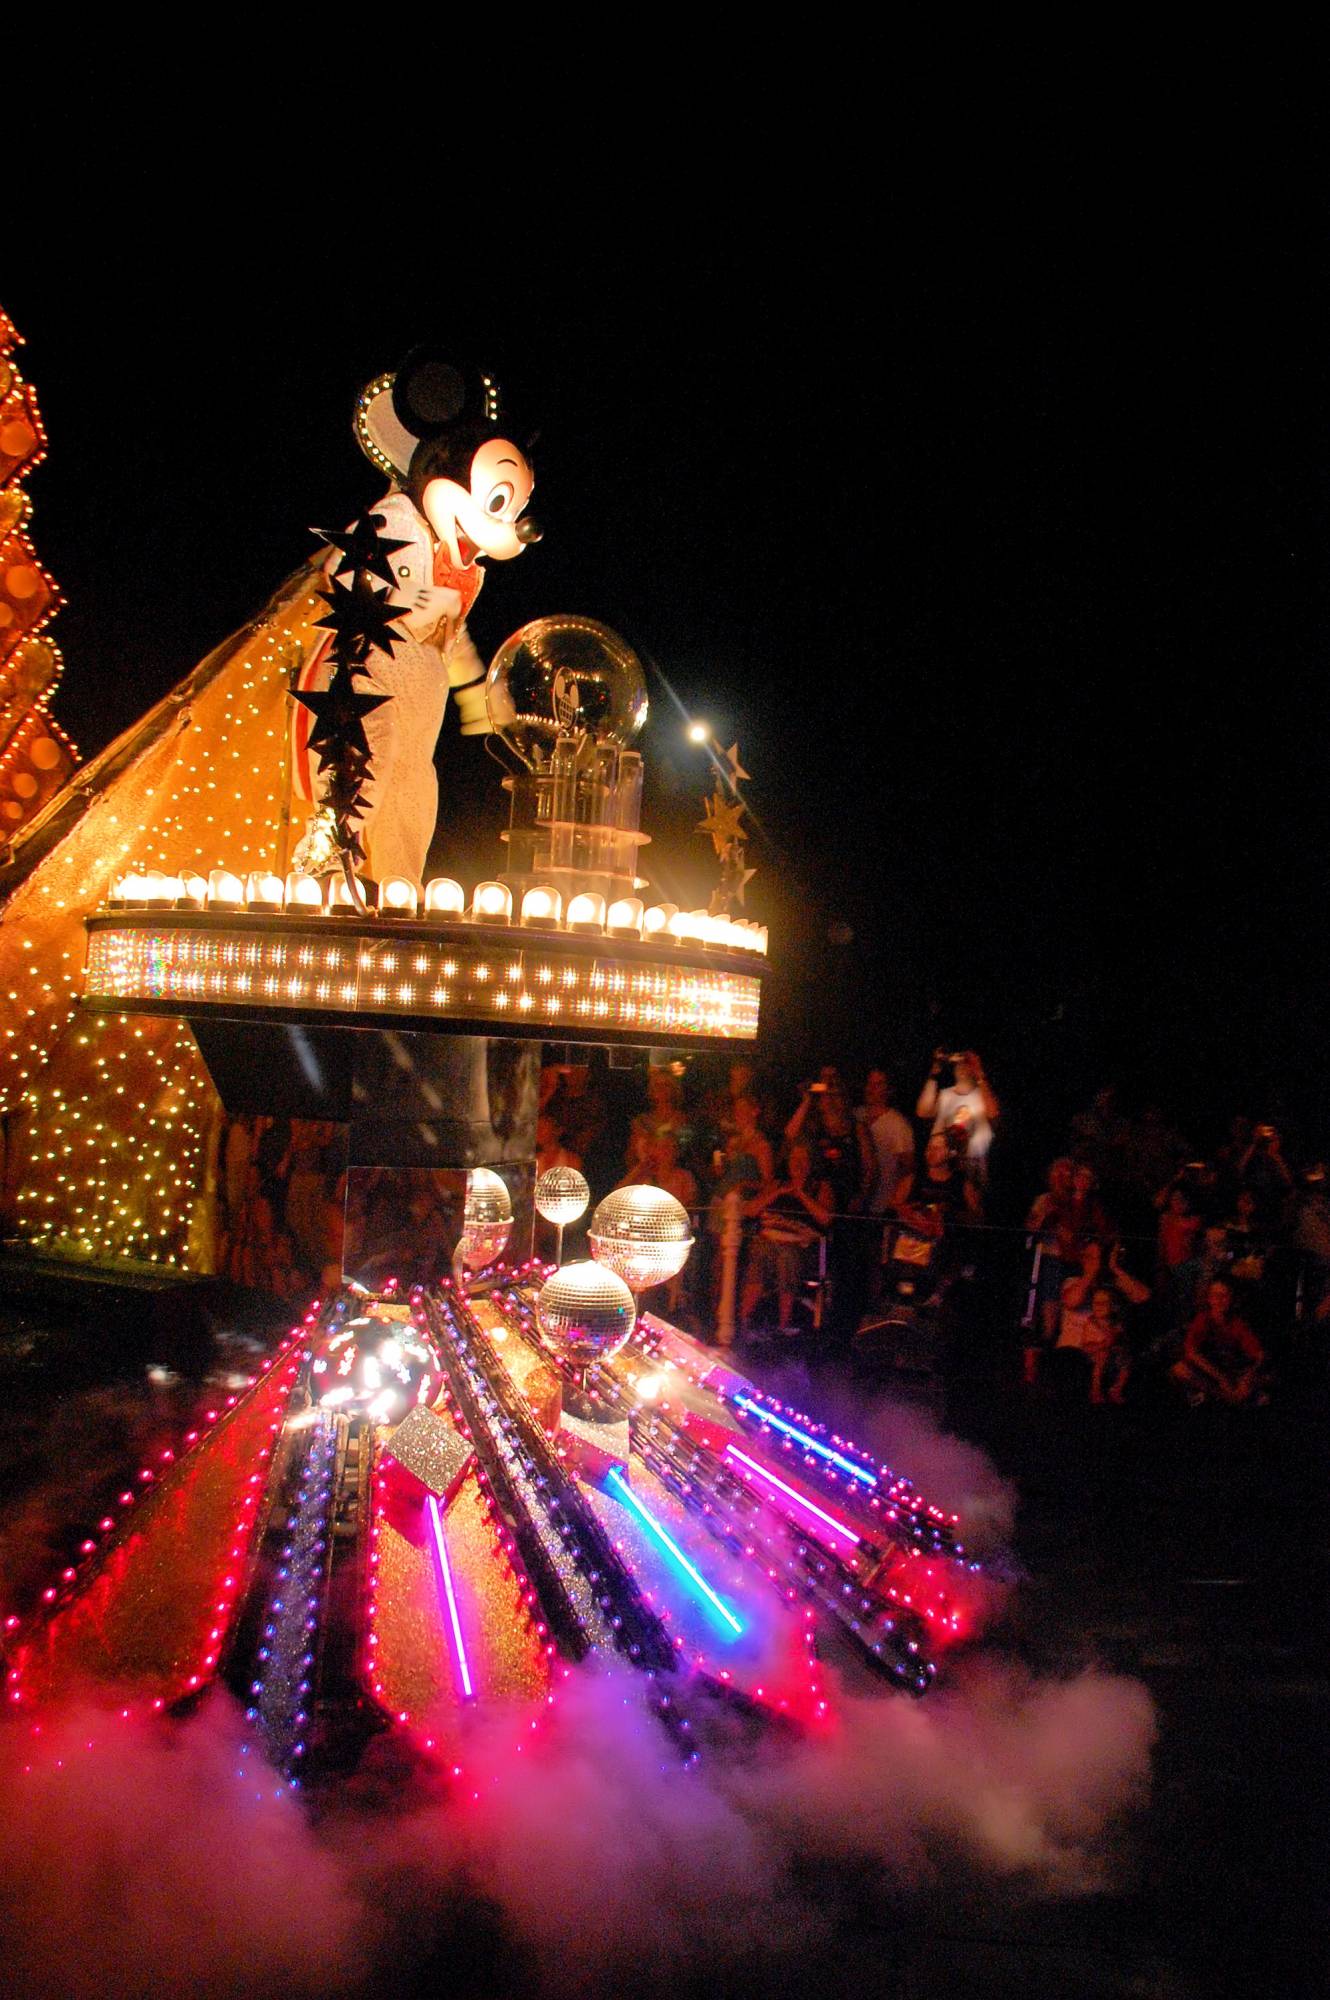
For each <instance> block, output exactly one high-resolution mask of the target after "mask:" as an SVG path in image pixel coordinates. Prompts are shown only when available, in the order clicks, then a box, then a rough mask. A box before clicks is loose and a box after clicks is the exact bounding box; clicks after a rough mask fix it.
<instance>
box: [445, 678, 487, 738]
mask: <svg viewBox="0 0 1330 2000" xmlns="http://www.w3.org/2000/svg"><path fill="white" fill-rule="evenodd" d="M453 699H454V701H455V702H456V703H457V716H458V720H459V721H460V723H461V725H462V734H463V736H488V735H490V734H491V732H492V731H493V728H494V724H493V723H492V722H491V721H490V712H489V704H488V702H487V701H486V700H485V683H484V681H472V683H471V685H470V687H462V688H454V689H453Z"/></svg>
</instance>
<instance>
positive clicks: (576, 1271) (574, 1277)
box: [536, 1261, 637, 1368]
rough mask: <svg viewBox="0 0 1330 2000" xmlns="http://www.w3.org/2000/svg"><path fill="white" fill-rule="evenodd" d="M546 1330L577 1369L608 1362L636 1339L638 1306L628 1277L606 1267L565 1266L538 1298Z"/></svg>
mask: <svg viewBox="0 0 1330 2000" xmlns="http://www.w3.org/2000/svg"><path fill="white" fill-rule="evenodd" d="M536 1318H537V1320H538V1321H539V1322H540V1330H541V1332H542V1333H543V1334H544V1336H545V1338H546V1340H548V1341H549V1343H550V1345H551V1346H552V1347H556V1348H557V1349H558V1350H559V1352H560V1354H562V1356H563V1358H564V1360H565V1361H571V1362H572V1364H573V1366H574V1367H576V1368H586V1367H589V1366H590V1364H591V1363H592V1362H593V1361H608V1360H609V1359H610V1357H611V1356H612V1355H615V1354H617V1353H618V1352H619V1349H620V1348H621V1347H622V1346H623V1345H624V1343H625V1341H627V1340H628V1339H630V1338H631V1336H632V1331H633V1328H634V1327H635V1326H636V1324H637V1307H636V1306H635V1305H634V1304H633V1295H632V1293H631V1292H630V1291H629V1289H628V1287H627V1285H625V1283H624V1281H623V1279H622V1278H617V1277H616V1276H615V1275H614V1272H613V1271H607V1270H606V1268H605V1266H604V1265H603V1264H593V1263H591V1262H590V1261H588V1262H586V1263H582V1264H565V1265H564V1267H563V1269H562V1270H561V1271H556V1272H555V1274H554V1276H553V1277H552V1278H547V1279H546V1281H545V1283H544V1284H543V1285H542V1286H541V1288H540V1293H539V1296H538V1297H537V1299H536Z"/></svg>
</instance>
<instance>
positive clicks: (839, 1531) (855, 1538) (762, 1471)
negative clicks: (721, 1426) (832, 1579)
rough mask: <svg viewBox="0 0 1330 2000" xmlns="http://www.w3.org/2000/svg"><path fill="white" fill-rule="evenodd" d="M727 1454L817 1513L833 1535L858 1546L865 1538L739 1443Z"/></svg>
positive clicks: (729, 1449)
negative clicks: (827, 1511)
mask: <svg viewBox="0 0 1330 2000" xmlns="http://www.w3.org/2000/svg"><path fill="white" fill-rule="evenodd" d="M725 1456H726V1458H737V1459H738V1460H739V1462H740V1464H741V1465H746V1466H747V1467H748V1469H749V1471H750V1472H755V1473H756V1474H757V1476H758V1478H759V1479H767V1480H770V1482H771V1484H772V1485H773V1486H776V1487H779V1489H780V1491H781V1492H782V1493H783V1494H784V1495H785V1496H786V1498H787V1499H789V1500H793V1502H794V1504H795V1506H796V1507H806V1508H807V1509H808V1512H809V1513H810V1514H816V1516H817V1518H818V1520H819V1521H821V1522H823V1523H824V1525H825V1526H826V1527H828V1528H830V1530H831V1532H832V1534H833V1535H843V1536H844V1537H845V1539H846V1541H847V1542H854V1543H855V1544H856V1546H857V1545H858V1543H859V1542H861V1541H862V1540H863V1537H862V1536H861V1535H857V1534H856V1533H855V1532H854V1530H853V1528H847V1527H846V1526H845V1524H844V1523H843V1522H842V1521H837V1520H836V1519H835V1518H834V1517H833V1516H832V1515H830V1514H827V1513H824V1512H823V1510H822V1508H821V1507H817V1506H814V1504H813V1502H812V1501H811V1500H805V1498H804V1496H803V1494H802V1493H796V1492H795V1490H794V1488H793V1487H792V1486H787V1485H786V1484H785V1481H784V1480H783V1479H777V1477H776V1475H775V1473H774V1472H768V1471H767V1469H766V1467H765V1466H764V1465H759V1464H758V1462H757V1460H756V1459H755V1458H750V1457H749V1456H748V1453H747V1452H746V1451H740V1450H739V1447H738V1446H737V1445H733V1444H732V1445H727V1446H726V1449H725Z"/></svg>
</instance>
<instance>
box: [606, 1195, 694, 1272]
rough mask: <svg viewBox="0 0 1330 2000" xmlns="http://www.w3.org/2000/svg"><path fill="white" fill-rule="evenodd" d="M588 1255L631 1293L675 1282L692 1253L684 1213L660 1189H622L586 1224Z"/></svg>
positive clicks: (681, 1204) (685, 1213) (690, 1239)
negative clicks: (627, 1287)
mask: <svg viewBox="0 0 1330 2000" xmlns="http://www.w3.org/2000/svg"><path fill="white" fill-rule="evenodd" d="M588 1240H589V1241H590V1244H591V1254H592V1256H593V1257H594V1258H595V1259H596V1262H597V1263H598V1264H604V1265H605V1266H606V1268H607V1269H608V1270H611V1271H614V1272H616V1273H617V1275H618V1276H619V1277H621V1278H622V1279H623V1281H624V1283H625V1284H626V1285H628V1286H630V1287H631V1289H632V1290H633V1291H635V1292H645V1291H648V1290H649V1289H650V1288H651V1286H652V1285H663V1284H664V1283H665V1282H666V1281H667V1279H670V1278H673V1277H677V1275H678V1273H679V1272H680V1271H682V1269H683V1267H684V1265H685V1264H686V1263H687V1262H688V1253H689V1251H690V1250H691V1249H692V1247H693V1233H692V1224H691V1223H690V1222H689V1220H688V1210H687V1209H686V1208H685V1207H684V1205H683V1203H682V1202H681V1201H676V1200H675V1198H674V1196H673V1195H672V1194H666V1192H665V1190H664V1188H657V1187H624V1188H616V1189H615V1190H614V1193H613V1194H607V1195H606V1197H605V1199H604V1201H602V1202H601V1203H600V1204H599V1205H598V1206H597V1209H596V1212H595V1214H594V1215H593V1216H592V1218H591V1230H590V1234H589V1239H588Z"/></svg>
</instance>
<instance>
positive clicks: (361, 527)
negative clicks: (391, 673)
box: [296, 514, 406, 910]
mask: <svg viewBox="0 0 1330 2000" xmlns="http://www.w3.org/2000/svg"><path fill="white" fill-rule="evenodd" d="M384 525H385V523H384V518H383V516H382V514H362V515H361V517H360V519H359V520H358V521H356V522H355V523H354V524H353V525H352V526H351V527H350V528H348V529H346V530H345V531H344V532H342V533H337V532H335V531H332V530H328V529H323V528H316V529H315V531H314V532H315V533H316V534H317V535H318V536H319V538H320V539H321V540H322V541H325V542H327V543H328V545H329V547H330V548H334V549H336V550H337V553H338V557H339V560H338V562H337V563H336V564H335V565H334V567H333V570H332V573H331V576H330V578H329V582H328V588H327V589H326V590H323V591H321V592H320V593H319V594H320V596H321V597H322V598H323V600H324V602H325V603H326V604H327V606H328V610H327V614H326V616H324V617H323V618H320V619H319V620H318V623H319V624H320V625H321V626H322V627H324V628H325V629H326V630H328V631H330V632H331V633H332V635H333V636H332V645H331V647H330V649H329V653H330V658H331V660H332V675H331V678H330V679H329V682H328V685H327V687H326V688H318V689H312V690H310V691H303V690H297V691H296V700H297V701H298V702H300V703H301V704H302V706H303V707H305V708H307V709H308V710H309V711H310V713H311V715H312V716H313V717H314V727H313V728H312V729H311V731H310V736H309V747H310V749H311V750H314V751H317V753H318V760H319V775H320V777H321V778H324V779H325V780H326V782H325V784H324V799H325V803H326V804H327V806H328V807H329V809H330V810H331V812H332V816H333V835H334V839H335V842H336V848H337V853H338V855H339V857H340V859H341V864H342V870H343V873H344V874H345V876H346V882H347V887H348V888H349V890H350V892H351V897H352V901H353V902H354V904H355V906H356V908H357V909H359V910H364V909H365V907H366V905H365V897H364V892H363V890H362V889H361V887H360V883H359V881H358V879H357V875H356V866H357V863H360V864H363V863H364V860H365V849H364V846H363V844H362V842H361V839H360V831H359V828H360V821H361V819H362V818H363V817H364V812H365V786H366V784H367V783H368V781H369V776H370V770H371V757H370V748H369V739H368V737H367V736H366V734H365V718H366V717H367V716H369V715H372V714H373V713H374V711H375V709H376V708H382V706H383V704H384V702H386V701H388V700H390V699H391V697H390V696H389V695H386V694H361V693H359V692H358V691H357V689H356V687H355V685H354V677H355V675H357V674H364V673H366V672H368V666H367V662H368V660H369V656H370V654H371V653H373V652H383V653H391V652H392V649H393V647H394V646H396V645H399V644H400V643H401V639H402V634H401V633H400V632H398V631H397V630H396V629H395V627H396V623H397V620H398V619H399V618H400V617H401V615H402V614H401V612H400V611H393V610H392V609H390V606H389V593H390V591H391V588H392V583H393V571H392V558H393V556H394V555H396V553H397V551H398V550H399V549H402V548H405V547H406V544H405V542H398V541H393V540H392V539H391V538H390V537H389V536H387V535H385V534H384V533H383V532H382V530H383V527H384ZM376 578H378V579H381V580H382V582H383V583H384V584H386V585H387V586H388V588H387V589H384V590H380V589H378V588H376V585H375V579H376Z"/></svg>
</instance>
